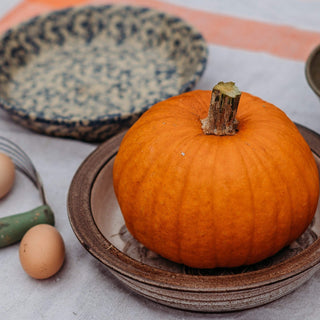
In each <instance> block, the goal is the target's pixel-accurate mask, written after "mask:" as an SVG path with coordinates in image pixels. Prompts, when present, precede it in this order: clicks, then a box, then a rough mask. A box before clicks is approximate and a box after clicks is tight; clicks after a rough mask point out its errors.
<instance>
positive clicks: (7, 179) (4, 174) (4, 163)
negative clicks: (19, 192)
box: [0, 153, 15, 198]
mask: <svg viewBox="0 0 320 320" xmlns="http://www.w3.org/2000/svg"><path fill="white" fill-rule="evenodd" d="M14 177H15V170H14V164H13V162H12V160H11V158H10V157H8V156H7V155H6V154H4V153H0V198H2V197H4V196H5V195H6V194H7V193H8V192H9V191H10V190H11V188H12V186H13V183H14Z"/></svg>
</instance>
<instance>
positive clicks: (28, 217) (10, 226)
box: [0, 205, 54, 248]
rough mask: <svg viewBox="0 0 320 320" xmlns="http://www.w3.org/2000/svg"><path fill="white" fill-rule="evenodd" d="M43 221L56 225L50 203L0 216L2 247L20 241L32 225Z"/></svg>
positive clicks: (0, 242)
mask: <svg viewBox="0 0 320 320" xmlns="http://www.w3.org/2000/svg"><path fill="white" fill-rule="evenodd" d="M41 223H45V224H51V225H54V215H53V212H52V210H51V208H50V207H49V206H48V205H42V206H40V207H37V208H35V209H33V210H31V211H27V212H23V213H19V214H15V215H12V216H8V217H4V218H0V248H2V247H5V246H8V245H10V244H13V243H16V242H18V241H20V240H21V239H22V237H23V236H24V234H25V233H26V232H27V231H28V230H29V229H30V228H31V227H33V226H35V225H37V224H41Z"/></svg>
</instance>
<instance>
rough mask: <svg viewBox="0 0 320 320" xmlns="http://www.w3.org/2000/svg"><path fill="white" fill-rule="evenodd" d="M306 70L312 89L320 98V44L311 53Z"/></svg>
mask: <svg viewBox="0 0 320 320" xmlns="http://www.w3.org/2000/svg"><path fill="white" fill-rule="evenodd" d="M305 72H306V78H307V81H308V83H309V85H310V87H311V89H312V90H313V91H314V93H315V94H316V95H317V96H318V97H319V98H320V45H319V46H317V47H316V48H314V49H313V50H312V52H311V53H310V55H309V57H308V59H307V62H306V67H305Z"/></svg>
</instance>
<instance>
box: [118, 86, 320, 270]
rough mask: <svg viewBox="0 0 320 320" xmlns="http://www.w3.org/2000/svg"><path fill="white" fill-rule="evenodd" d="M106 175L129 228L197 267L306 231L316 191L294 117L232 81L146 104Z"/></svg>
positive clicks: (239, 257)
mask: <svg viewBox="0 0 320 320" xmlns="http://www.w3.org/2000/svg"><path fill="white" fill-rule="evenodd" d="M209 106H210V107H209ZM113 184H114V191H115V194H116V197H117V199H118V203H119V206H120V209H121V212H122V214H123V217H124V220H125V223H126V226H127V228H128V230H129V232H130V233H131V234H132V235H133V237H135V238H136V239H137V240H138V241H139V242H140V243H142V244H143V245H144V246H146V247H147V248H149V249H150V250H152V251H154V252H156V253H158V254H159V255H161V256H163V257H164V258H167V259H169V260H171V261H174V262H177V263H182V264H185V265H187V266H190V267H195V268H215V267H236V266H241V265H249V264H253V263H256V262H259V261H261V260H263V259H265V258H267V257H270V256H272V255H274V254H275V253H277V252H278V251H279V250H280V249H282V248H283V247H285V246H287V245H289V244H290V243H291V242H292V241H293V240H295V239H297V238H298V237H299V236H300V235H301V234H302V233H303V232H304V231H305V230H306V228H307V227H308V225H309V224H310V222H311V221H312V219H313V216H314V214H315V211H316V208H317V202H318V198H319V175H318V169H317V165H316V163H315V160H314V157H313V155H312V152H311V150H310V148H309V146H308V144H307V143H306V141H305V140H304V139H303V137H302V136H301V134H300V133H299V131H298V129H297V128H296V126H295V124H294V123H293V122H292V121H291V120H290V119H289V118H288V117H287V116H286V115H285V113H284V112H283V111H281V110H280V109H279V108H277V107H276V106H274V105H272V104H270V103H268V102H266V101H263V100H262V99H260V98H258V97H255V96H253V95H251V94H249V93H245V92H242V93H241V92H240V91H239V90H238V88H237V87H236V86H235V84H234V83H233V82H229V83H219V84H218V85H216V86H215V87H214V89H213V90H212V92H211V91H206V90H196V91H192V92H188V93H184V94H181V95H179V96H175V97H172V98H169V99H167V100H165V101H162V102H159V103H157V104H156V105H154V106H152V107H151V108H150V109H149V110H148V111H146V112H145V113H144V114H143V115H142V116H141V117H140V119H139V120H138V121H137V122H136V123H135V124H134V125H133V126H132V127H131V128H130V129H129V130H128V132H127V133H126V135H125V136H124V138H123V140H122V142H121V145H120V148H119V152H118V154H117V155H116V158H115V162H114V168H113Z"/></svg>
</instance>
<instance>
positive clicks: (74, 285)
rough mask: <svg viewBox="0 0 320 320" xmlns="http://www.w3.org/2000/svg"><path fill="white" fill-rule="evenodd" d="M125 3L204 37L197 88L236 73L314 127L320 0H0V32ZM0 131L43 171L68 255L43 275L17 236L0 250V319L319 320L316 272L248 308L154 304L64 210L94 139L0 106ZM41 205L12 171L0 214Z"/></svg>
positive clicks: (319, 127)
mask: <svg viewBox="0 0 320 320" xmlns="http://www.w3.org/2000/svg"><path fill="white" fill-rule="evenodd" d="M115 2H117V3H127V4H132V5H141V6H148V7H153V8H157V9H159V10H162V11H165V12H169V13H171V14H174V15H177V16H180V17H181V18H183V19H185V20H186V21H188V22H189V23H191V24H193V25H194V26H195V27H196V28H197V29H198V30H199V31H200V32H202V33H203V35H204V37H205V39H206V40H207V42H208V43H209V60H208V65H207V68H206V71H205V73H204V75H203V77H202V78H201V80H200V81H199V82H198V84H197V85H196V89H206V90H210V89H211V88H212V86H213V85H214V84H216V83H217V82H219V81H235V82H236V83H237V85H238V87H239V88H240V90H242V91H247V92H250V93H252V94H254V95H257V96H260V97H261V98H263V99H265V100H267V101H269V102H271V103H273V104H275V105H277V106H278V107H279V108H281V109H282V110H284V111H285V112H286V113H287V115H288V116H289V117H290V118H291V119H292V120H293V121H296V122H298V123H300V124H302V125H304V126H307V127H308V128H310V129H312V130H314V131H316V132H318V133H320V101H319V100H318V98H317V97H316V96H315V94H314V93H313V92H312V90H311V89H310V88H309V86H308V84H307V81H306V78H305V71H304V68H305V61H306V59H307V57H308V55H309V53H310V52H311V50H312V49H313V48H314V47H315V46H316V45H318V44H319V43H320V1H319V0H282V1H278V0H264V1H255V0H243V1H236V0H226V1H219V0H171V1H169V0H168V1H165V0H150V1H146V0H128V1H105V0H91V1H88V0H82V1H81V0H24V1H20V0H1V1H0V15H1V16H0V19H1V20H0V31H1V32H4V31H5V30H6V29H8V28H9V27H11V26H13V25H15V24H17V23H19V22H21V21H24V20H27V19H28V18H30V17H32V16H34V15H36V14H40V13H44V12H48V11H50V10H55V9H59V8H62V7H67V6H73V5H85V4H106V3H115ZM0 135H1V136H4V137H7V138H9V139H11V140H12V141H14V142H15V143H17V144H18V145H20V146H21V147H22V148H23V149H24V150H25V152H26V153H27V154H28V155H29V156H30V158H31V159H32V161H33V163H34V165H35V167H36V168H37V170H38V171H39V173H40V176H41V177H42V180H43V183H44V187H45V192H46V195H47V199H48V202H49V204H50V206H51V207H52V209H53V211H54V213H55V217H56V228H57V229H58V230H59V232H60V233H61V234H62V236H63V239H64V241H65V245H66V260H65V263H64V266H63V268H62V269H61V271H60V272H59V273H58V274H56V275H55V276H54V277H52V278H50V279H47V280H43V281H39V280H34V279H32V278H30V277H29V276H28V275H26V274H25V273H24V271H23V270H22V267H21V266H20V263H19V257H18V248H19V244H16V245H12V246H9V247H6V248H3V249H1V250H0V297H1V300H0V319H1V320H10V319H14V320H16V319H33V320H37V319H57V320H58V319H59V320H60V319H83V320H85V319H86V320H87V319H97V320H98V319H119V320H120V319H130V320H133V319H139V320H144V319H169V320H170V319H230V320H231V319H243V320H250V319H310V320H312V319H319V314H320V301H319V296H320V272H318V273H316V274H315V275H314V276H313V277H312V279H311V280H309V281H308V282H306V283H305V284H304V285H302V286H301V287H300V288H298V289H297V290H295V291H294V292H293V293H291V294H289V295H287V296H285V297H283V298H281V299H279V300H277V301H275V302H272V303H269V304H267V305H264V306H261V307H258V308H254V309H251V310H246V311H241V312H233V313H225V314H210V313H194V312H188V311H181V310H176V309H173V308H169V307H165V306H162V305H159V304H157V303H154V302H151V301H149V300H147V299H145V298H142V297H141V296H138V295H136V294H135V293H133V292H132V291H131V290H129V289H127V288H126V287H125V286H123V285H122V284H121V283H120V282H119V281H118V280H116V279H115V278H114V277H113V276H112V275H111V273H110V272H109V271H108V270H107V268H106V267H104V266H103V265H102V264H100V263H99V262H98V261H96V259H95V258H93V257H92V256H91V255H90V254H89V253H88V252H87V251H86V250H85V249H84V248H83V247H82V246H81V244H80V243H79V242H78V240H77V239H76V237H75V235H74V233H73V231H72V229H71V227H70V224H69V221H68V216H67V207H66V199H67V193H68V189H69V185H70V182H71V179H72V177H73V176H74V174H75V172H76V170H77V168H78V167H79V165H80V164H81V162H82V161H83V160H84V159H85V158H86V156H87V155H89V154H90V153H91V152H92V151H93V150H94V149H95V148H96V146H97V145H96V144H92V143H86V142H82V141H75V140H70V139H61V138H54V137H48V136H44V135H40V134H37V133H34V132H32V131H30V130H28V129H26V128H24V127H21V126H19V125H18V124H16V123H15V122H13V121H12V120H11V118H10V117H9V116H8V115H7V114H6V113H5V112H4V111H0ZM39 204H40V198H39V194H38V192H37V191H36V190H35V189H34V188H33V187H32V185H31V183H30V182H29V181H28V180H27V179H26V178H25V177H24V176H22V175H21V174H19V173H18V175H17V179H16V183H15V186H14V189H13V190H12V192H11V193H10V194H9V195H8V196H7V197H6V198H5V199H3V200H0V216H7V215H10V214H13V213H18V212H24V211H27V210H29V209H31V208H34V207H36V206H38V205H39Z"/></svg>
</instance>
